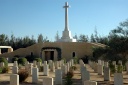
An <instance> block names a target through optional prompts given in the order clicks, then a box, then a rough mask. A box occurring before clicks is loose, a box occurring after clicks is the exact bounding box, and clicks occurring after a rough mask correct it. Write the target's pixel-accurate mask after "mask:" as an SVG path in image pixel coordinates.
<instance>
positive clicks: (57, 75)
mask: <svg viewBox="0 0 128 85" xmlns="http://www.w3.org/2000/svg"><path fill="white" fill-rule="evenodd" d="M55 85H62V70H61V69H56V70H55Z"/></svg>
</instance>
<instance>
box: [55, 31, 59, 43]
mask: <svg viewBox="0 0 128 85" xmlns="http://www.w3.org/2000/svg"><path fill="white" fill-rule="evenodd" d="M59 39H60V36H59V33H58V31H57V33H56V36H55V41H58V40H59Z"/></svg>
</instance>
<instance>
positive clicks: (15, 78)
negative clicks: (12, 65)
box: [10, 74, 19, 85]
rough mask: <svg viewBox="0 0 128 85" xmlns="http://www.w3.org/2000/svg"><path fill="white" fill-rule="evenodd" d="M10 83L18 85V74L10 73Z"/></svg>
mask: <svg viewBox="0 0 128 85" xmlns="http://www.w3.org/2000/svg"><path fill="white" fill-rule="evenodd" d="M10 85H19V75H17V74H11V75H10Z"/></svg>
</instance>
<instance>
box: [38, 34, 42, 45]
mask: <svg viewBox="0 0 128 85" xmlns="http://www.w3.org/2000/svg"><path fill="white" fill-rule="evenodd" d="M37 41H38V43H42V42H43V35H42V34H39V35H38V40H37Z"/></svg>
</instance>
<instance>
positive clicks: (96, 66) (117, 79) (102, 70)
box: [89, 60, 123, 85]
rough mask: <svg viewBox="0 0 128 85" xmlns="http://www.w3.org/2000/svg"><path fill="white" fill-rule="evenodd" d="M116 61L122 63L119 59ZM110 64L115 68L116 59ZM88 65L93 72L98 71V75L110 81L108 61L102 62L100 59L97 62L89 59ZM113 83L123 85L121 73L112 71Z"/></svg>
mask: <svg viewBox="0 0 128 85" xmlns="http://www.w3.org/2000/svg"><path fill="white" fill-rule="evenodd" d="M118 63H119V64H120V65H122V61H119V62H118ZM112 64H113V65H115V68H116V61H113V62H112ZM89 65H90V67H91V68H92V69H93V70H94V72H97V73H98V75H104V81H111V76H110V68H109V66H108V62H104V61H102V60H98V63H97V62H92V61H89ZM114 85H123V74H122V73H114Z"/></svg>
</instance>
